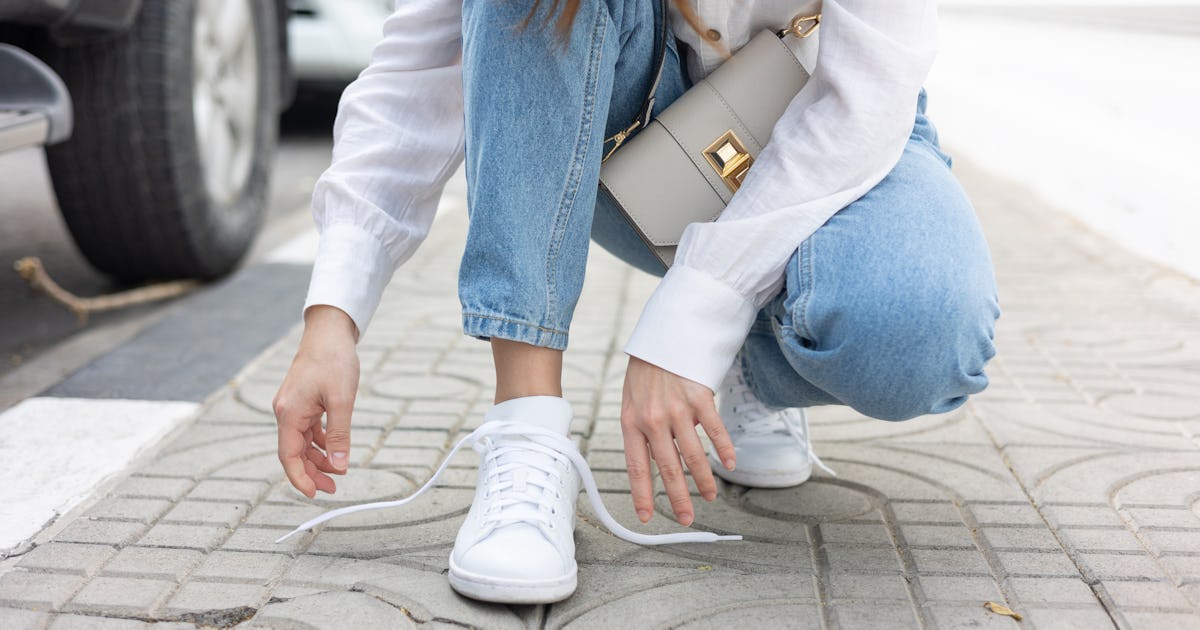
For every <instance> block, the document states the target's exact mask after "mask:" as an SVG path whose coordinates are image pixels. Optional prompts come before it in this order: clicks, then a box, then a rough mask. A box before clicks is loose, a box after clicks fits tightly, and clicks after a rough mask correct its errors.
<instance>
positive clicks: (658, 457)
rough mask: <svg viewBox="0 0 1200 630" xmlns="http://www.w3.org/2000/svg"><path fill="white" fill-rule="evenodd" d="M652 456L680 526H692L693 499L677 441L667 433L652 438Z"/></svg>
mask: <svg viewBox="0 0 1200 630" xmlns="http://www.w3.org/2000/svg"><path fill="white" fill-rule="evenodd" d="M650 454H651V455H653V456H654V465H655V466H657V467H658V476H659V477H661V478H662V482H663V487H664V488H665V489H666V491H667V499H668V500H670V502H671V511H672V512H674V513H675V520H677V521H679V524H680V525H683V526H685V527H686V526H688V525H691V524H692V519H693V518H694V515H693V513H692V497H691V496H690V493H689V492H688V486H687V479H686V478H684V475H683V465H682V464H681V463H680V460H679V451H678V450H676V449H675V441H674V440H673V439H671V435H670V434H669V433H666V432H662V433H659V434H657V435H655V436H653V437H652V438H651V441H650Z"/></svg>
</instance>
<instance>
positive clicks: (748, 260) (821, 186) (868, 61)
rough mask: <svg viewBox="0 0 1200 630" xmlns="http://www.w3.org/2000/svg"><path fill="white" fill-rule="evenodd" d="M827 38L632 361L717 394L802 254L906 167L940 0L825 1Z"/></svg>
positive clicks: (675, 271)
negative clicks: (843, 213)
mask: <svg viewBox="0 0 1200 630" xmlns="http://www.w3.org/2000/svg"><path fill="white" fill-rule="evenodd" d="M820 37H821V42H820V47H819V50H818V52H817V63H816V68H815V70H814V72H813V74H812V76H811V78H810V79H809V81H808V83H807V84H806V85H805V87H804V88H803V89H802V90H801V91H800V93H799V94H798V95H797V96H796V98H795V99H793V101H792V103H791V104H790V105H789V106H788V108H787V110H786V112H785V113H784V115H783V117H782V118H781V119H780V120H779V122H778V123H777V124H776V125H775V128H774V130H773V131H772V134H771V139H770V141H769V142H768V143H767V145H766V146H765V147H763V151H762V153H761V154H760V155H759V156H758V159H757V160H756V161H755V163H754V166H753V167H752V168H751V169H750V171H749V173H747V176H746V181H745V183H744V184H743V185H742V187H741V189H740V190H738V192H737V194H735V195H734V196H733V198H732V200H731V201H730V203H729V205H728V207H727V208H726V209H725V211H724V212H723V213H722V214H721V216H720V218H719V219H718V220H717V221H715V222H713V223H703V224H701V223H697V224H692V225H690V226H689V227H688V228H687V230H686V231H685V232H684V234H683V237H682V239H681V240H680V244H679V248H678V251H677V252H676V258H675V264H674V266H673V267H672V268H671V269H670V270H669V271H668V272H667V274H666V276H665V277H664V278H663V280H662V282H661V283H660V284H659V286H658V288H657V289H656V290H655V292H654V294H653V295H652V296H651V297H650V300H649V301H648V302H647V303H646V306H645V308H644V309H643V311H642V315H641V318H640V319H639V320H638V323H637V325H636V326H635V327H634V331H633V334H632V335H631V337H630V339H629V342H628V344H626V346H625V352H627V353H628V354H630V355H633V356H636V357H638V358H640V359H642V360H644V361H647V362H649V363H652V364H654V365H657V366H659V367H661V368H663V369H665V370H667V371H669V372H673V373H675V374H677V375H679V376H683V377H685V378H688V379H690V380H693V381H696V382H699V383H702V384H704V385H707V386H708V387H709V388H711V389H713V390H714V391H715V390H716V389H717V387H718V386H719V384H720V382H721V380H722V378H723V377H724V375H725V372H726V371H727V370H728V369H729V366H730V365H731V364H732V363H733V358H734V356H735V355H736V354H737V351H738V349H739V348H741V345H742V343H743V341H744V340H745V338H746V335H747V333H748V332H749V330H750V327H751V325H752V324H753V323H754V318H755V314H756V312H757V311H758V309H759V308H761V307H762V306H764V305H765V304H766V303H767V302H769V301H770V300H771V298H772V297H773V296H774V295H775V294H777V293H778V292H779V290H780V289H781V288H782V286H783V276H784V272H785V269H786V266H787V262H788V259H789V258H790V257H791V256H792V254H793V253H794V252H795V251H796V249H797V248H798V247H799V246H800V243H802V242H803V241H804V240H805V239H806V238H808V237H809V236H810V235H811V234H812V233H813V232H815V231H816V230H817V228H819V227H821V225H823V224H824V223H825V222H826V221H827V220H828V219H829V218H830V217H831V216H833V215H834V214H835V213H836V212H837V211H838V210H840V209H842V208H844V207H846V206H847V205H850V204H851V203H852V202H854V201H855V200H857V199H858V198H859V197H861V196H863V195H864V194H866V193H867V191H869V190H871V189H872V188H874V187H875V185H876V184H878V183H879V182H880V181H882V180H883V178H884V177H885V176H886V175H887V174H888V172H890V171H891V169H892V168H893V167H894V166H895V165H896V163H897V162H898V161H899V159H900V155H901V154H902V153H903V151H904V146H905V144H906V143H907V141H908V137H909V135H910V133H911V131H912V127H913V120H914V118H915V116H916V105H917V95H918V93H919V92H920V89H921V85H922V84H923V83H924V81H925V78H926V76H927V75H928V72H929V69H930V67H931V66H932V64H933V58H934V55H935V52H936V48H937V14H936V2H935V0H902V1H901V0H825V2H824V6H823V8H822V23H821V35H820Z"/></svg>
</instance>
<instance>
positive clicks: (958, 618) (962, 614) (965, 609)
mask: <svg viewBox="0 0 1200 630" xmlns="http://www.w3.org/2000/svg"><path fill="white" fill-rule="evenodd" d="M927 610H928V611H929V616H930V617H932V618H933V620H934V623H936V624H937V626H938V627H939V628H983V629H985V630H1017V628H1019V627H1020V626H1018V624H1017V622H1016V620H1014V619H1012V618H1010V617H1005V616H1003V615H997V614H995V613H993V612H989V611H988V610H987V609H986V608H984V607H983V606H981V605H975V606H946V605H942V604H937V605H930V606H928V607H927Z"/></svg>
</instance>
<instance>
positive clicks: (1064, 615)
mask: <svg viewBox="0 0 1200 630" xmlns="http://www.w3.org/2000/svg"><path fill="white" fill-rule="evenodd" d="M1017 612H1019V613H1021V614H1022V615H1024V616H1025V618H1026V619H1028V622H1029V623H1031V624H1032V625H1033V626H1034V627H1035V628H1051V629H1052V630H1060V629H1061V630H1098V629H1099V628H1115V626H1114V625H1113V622H1112V618H1111V617H1109V615H1108V613H1107V612H1105V611H1104V608H1102V607H1101V606H1100V605H1099V604H1096V605H1094V606H1090V607H1084V608H1034V607H1027V608H1025V609H1023V610H1019V611H1017ZM1022 625H1023V626H1024V625H1026V624H1025V622H1022ZM1137 627H1145V628H1153V629H1155V630H1157V626H1153V625H1150V626H1137Z"/></svg>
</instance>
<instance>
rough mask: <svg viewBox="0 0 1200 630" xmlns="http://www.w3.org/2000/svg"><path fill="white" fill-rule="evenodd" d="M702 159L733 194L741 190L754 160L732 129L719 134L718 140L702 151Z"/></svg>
mask: <svg viewBox="0 0 1200 630" xmlns="http://www.w3.org/2000/svg"><path fill="white" fill-rule="evenodd" d="M704 159H705V160H708V164H709V165H710V166H712V167H713V170H715V171H716V172H717V176H718V177H720V178H721V181H723V182H725V185H726V186H728V187H729V190H731V191H733V192H737V190H738V188H741V186H742V181H743V180H744V179H745V178H746V172H747V171H749V170H750V166H751V165H752V164H754V158H753V157H751V156H750V152H749V151H747V150H746V145H744V144H742V141H741V140H740V139H739V138H738V137H737V134H735V133H733V130H732V129H730V130H729V131H726V132H725V133H723V134H721V137H720V138H717V139H716V141H715V142H713V143H712V144H710V145H708V148H707V149H705V150H704Z"/></svg>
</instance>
